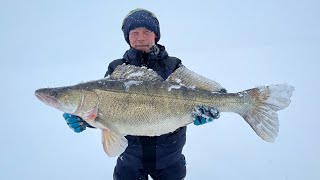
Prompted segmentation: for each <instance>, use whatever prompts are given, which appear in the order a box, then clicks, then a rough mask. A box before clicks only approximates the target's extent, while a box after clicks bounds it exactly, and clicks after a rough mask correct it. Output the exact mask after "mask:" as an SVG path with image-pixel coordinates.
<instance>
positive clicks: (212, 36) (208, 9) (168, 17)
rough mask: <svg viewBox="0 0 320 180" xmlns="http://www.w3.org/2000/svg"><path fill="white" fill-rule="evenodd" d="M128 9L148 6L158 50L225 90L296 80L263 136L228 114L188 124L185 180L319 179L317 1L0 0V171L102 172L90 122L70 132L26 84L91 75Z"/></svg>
mask: <svg viewBox="0 0 320 180" xmlns="http://www.w3.org/2000/svg"><path fill="white" fill-rule="evenodd" d="M135 8H146V9H148V10H151V11H153V12H154V13H155V14H156V15H157V17H158V19H159V21H160V27H161V40H160V41H159V43H160V44H162V45H165V46H166V49H167V51H168V53H169V55H171V56H176V57H178V58H180V59H181V60H182V61H183V64H184V65H185V66H186V67H188V68H189V69H191V70H193V71H195V72H197V73H199V74H201V75H204V76H206V77H208V78H210V79H214V80H216V81H217V82H219V83H220V84H221V85H222V86H224V87H225V88H226V89H227V90H228V91H229V92H237V91H241V90H244V89H248V88H252V87H255V86H259V85H268V84H277V83H287V84H290V85H293V86H295V88H296V91H295V92H294V94H293V97H292V103H291V104H290V106H289V107H288V108H287V109H285V110H283V111H280V112H279V120H280V132H279V136H278V138H277V139H276V141H275V142H274V143H267V142H265V141H263V140H261V139H260V138H259V137H258V136H257V135H256V134H255V133H254V131H253V130H252V129H251V128H250V126H249V125H248V124H247V123H246V122H245V121H244V120H243V119H242V118H241V117H240V116H238V115H236V114H232V113H223V114H221V117H220V119H218V120H216V121H215V122H214V123H210V124H206V125H204V126H200V127H198V126H194V125H189V127H188V132H187V144H186V146H185V148H184V154H185V155H186V158H187V178H186V179H187V180H194V179H238V180H248V179H259V180H270V179H274V180H301V179H308V180H318V179H320V171H319V167H320V140H319V138H320V130H319V127H320V123H319V114H318V113H317V112H319V101H320V98H319V92H318V91H319V89H320V85H319V77H320V73H319V68H320V66H319V60H320V55H319V52H320V33H319V32H320V21H319V19H320V11H319V8H320V1H317V0H313V1H312V0H290V1H289V0H268V1H254V0H244V1H237V0H230V1H216V0H202V1H191V0H190V1H188V0H161V1H150V0H139V1H133V0H119V1H111V0H100V1H99V0H94V1H81V0H80V1H79V0H77V1H76V0H55V1H41V0H20V1H19V0H0V63H1V67H0V68H1V71H0V80H1V84H2V85H1V93H0V99H1V123H0V125H1V127H2V128H1V130H0V179H14V180H20V179H32V180H41V179H47V180H57V179H76V180H85V179H95V180H107V179H112V173H113V168H114V166H115V161H116V159H115V158H109V157H108V156H106V154H105V153H104V152H103V149H102V145H101V139H100V136H101V135H100V130H98V129H89V130H86V131H85V132H83V133H80V134H76V133H74V132H73V131H72V130H71V129H69V128H68V126H67V125H66V123H65V121H64V119H63V118H62V112H60V111H58V110H56V109H53V108H51V107H49V106H46V105H44V104H43V103H41V102H40V101H39V100H37V99H36V97H35V96H34V91H35V90H36V89H38V88H42V87H48V86H50V87H54V86H63V85H71V84H75V83H79V82H81V81H88V80H94V79H99V78H102V77H103V76H104V74H105V71H106V70H107V66H108V64H109V63H110V62H111V61H112V60H114V59H117V58H120V57H122V55H123V53H124V52H125V51H126V50H127V49H128V45H127V44H126V42H125V40H124V38H123V34H122V31H121V23H122V20H123V18H124V17H125V16H126V14H127V13H128V12H129V11H130V10H132V9H135Z"/></svg>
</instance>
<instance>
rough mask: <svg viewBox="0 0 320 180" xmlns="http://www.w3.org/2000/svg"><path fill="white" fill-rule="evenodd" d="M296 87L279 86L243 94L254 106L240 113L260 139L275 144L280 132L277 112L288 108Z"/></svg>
mask: <svg viewBox="0 0 320 180" xmlns="http://www.w3.org/2000/svg"><path fill="white" fill-rule="evenodd" d="M293 91H294V87H292V86H290V85H287V84H277V85H270V86H262V87H257V88H254V89H251V90H248V91H244V92H242V93H248V94H249V95H250V98H251V99H252V100H253V105H252V106H251V108H249V109H248V110H247V111H245V112H244V113H240V114H241V116H242V117H243V118H244V119H245V121H246V122H247V123H248V124H249V125H250V126H251V127H252V129H253V130H254V131H255V132H256V133H257V135H258V136H259V137H261V138H262V139H263V140H265V141H268V142H274V140H275V139H276V137H277V136H278V132H279V120H278V113H277V111H279V110H282V109H284V108H286V107H287V106H288V105H289V104H290V102H291V100H290V98H291V96H292V94H293Z"/></svg>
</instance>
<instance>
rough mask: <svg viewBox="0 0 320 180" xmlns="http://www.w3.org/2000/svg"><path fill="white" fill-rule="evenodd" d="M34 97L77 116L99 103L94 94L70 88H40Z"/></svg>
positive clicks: (89, 91)
mask: <svg viewBox="0 0 320 180" xmlns="http://www.w3.org/2000/svg"><path fill="white" fill-rule="evenodd" d="M35 95H36V97H37V98H38V99H39V100H40V101H42V102H43V103H45V104H46V105H48V106H51V107H54V108H56V109H58V110H60V111H63V112H66V113H70V114H74V115H79V116H82V115H83V114H84V113H86V112H89V111H91V110H92V109H94V108H95V107H97V104H98V102H99V98H98V95H97V94H96V93H95V92H93V91H91V90H84V89H79V88H72V87H60V88H42V89H38V90H36V91H35Z"/></svg>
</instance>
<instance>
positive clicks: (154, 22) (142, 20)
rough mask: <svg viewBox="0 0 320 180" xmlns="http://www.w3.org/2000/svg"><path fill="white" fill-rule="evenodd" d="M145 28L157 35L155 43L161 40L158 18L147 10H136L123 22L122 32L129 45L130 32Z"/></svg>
mask: <svg viewBox="0 0 320 180" xmlns="http://www.w3.org/2000/svg"><path fill="white" fill-rule="evenodd" d="M138 27H144V28H147V29H148V30H150V31H152V32H154V33H155V35H156V36H157V37H156V39H155V42H156V43H157V42H158V41H159V40H160V25H159V21H158V19H157V17H156V16H155V15H154V14H153V13H152V12H151V11H148V10H146V9H141V8H138V9H134V10H132V11H130V12H129V14H128V15H127V16H126V17H125V18H124V20H123V22H122V31H123V35H124V38H125V39H126V41H127V43H128V44H130V42H129V32H130V31H131V30H132V29H135V28H138Z"/></svg>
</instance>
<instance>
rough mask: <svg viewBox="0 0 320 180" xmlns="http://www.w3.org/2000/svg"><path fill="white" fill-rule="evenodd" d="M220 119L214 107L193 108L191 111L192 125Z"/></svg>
mask: <svg viewBox="0 0 320 180" xmlns="http://www.w3.org/2000/svg"><path fill="white" fill-rule="evenodd" d="M219 117H220V112H219V111H218V110H217V109H216V108H214V107H208V106H204V105H201V106H195V107H194V110H193V111H192V118H193V124H194V125H197V126H198V125H202V124H205V123H208V122H212V121H213V120H214V119H218V118H219Z"/></svg>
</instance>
